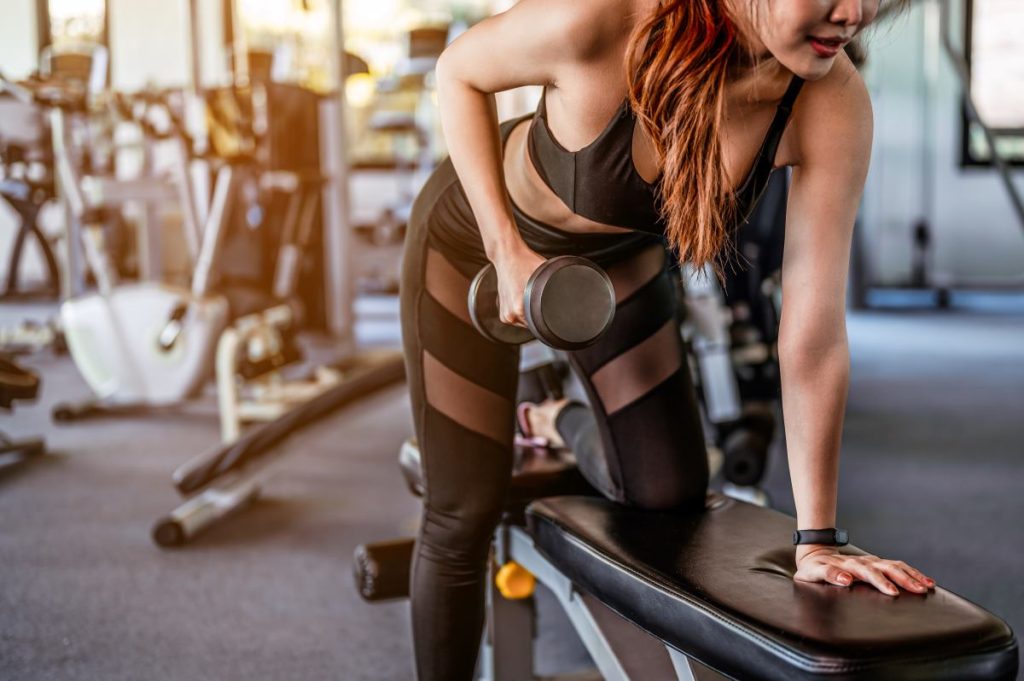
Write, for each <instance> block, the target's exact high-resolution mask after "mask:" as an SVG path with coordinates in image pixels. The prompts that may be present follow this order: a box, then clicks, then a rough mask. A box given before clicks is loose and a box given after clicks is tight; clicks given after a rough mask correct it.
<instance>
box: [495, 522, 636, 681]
mask: <svg viewBox="0 0 1024 681" xmlns="http://www.w3.org/2000/svg"><path fill="white" fill-rule="evenodd" d="M508 540H509V543H508V548H509V551H508V557H509V558H510V559H511V560H514V561H515V562H517V563H519V564H520V565H522V566H523V567H524V568H526V569H527V570H529V571H530V572H531V573H533V576H534V577H536V578H537V581H539V582H541V583H542V584H544V586H546V587H547V588H548V589H550V590H551V591H552V592H553V593H554V594H555V597H556V598H557V599H558V602H559V604H561V606H562V609H563V610H565V613H566V615H568V616H569V620H570V621H571V622H572V625H573V628H574V629H575V630H576V633H577V634H578V635H579V637H580V640H582V641H583V645H584V646H585V647H586V649H587V652H588V653H590V657H591V658H592V659H593V660H594V664H595V665H597V668H598V670H599V671H600V672H601V675H602V676H603V677H604V679H605V681H630V677H629V675H628V674H627V673H626V670H625V669H623V667H622V663H621V662H620V661H619V659H618V658H617V657H616V656H615V653H614V652H613V650H612V647H611V645H610V644H609V642H608V640H607V639H606V638H605V635H604V632H603V631H602V630H601V628H600V627H599V626H598V623H597V621H596V620H595V619H594V615H593V613H592V612H591V611H590V609H589V608H588V607H587V604H586V602H585V600H584V598H583V595H582V594H581V593H580V592H579V591H577V590H576V588H575V587H574V586H573V584H572V582H570V581H569V579H568V578H566V576H565V575H563V574H562V573H561V572H559V571H558V570H557V569H555V567H554V566H553V565H552V564H551V563H549V562H548V561H547V559H546V558H544V557H543V556H542V555H541V554H540V553H539V552H538V551H537V549H536V548H534V545H533V540H532V539H531V538H530V536H529V535H528V534H526V532H524V531H523V530H521V529H520V528H518V527H513V528H509V533H508Z"/></svg>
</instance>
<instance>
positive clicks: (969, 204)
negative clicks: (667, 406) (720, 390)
mask: <svg viewBox="0 0 1024 681" xmlns="http://www.w3.org/2000/svg"><path fill="white" fill-rule="evenodd" d="M511 4H513V2H512V0H420V1H416V2H414V1H411V0H374V1H371V0H347V1H342V0H166V1H162V2H156V1H154V0H5V1H4V3H3V8H2V10H0V76H2V80H0V197H2V201H0V365H2V366H0V369H2V371H0V379H2V380H0V398H2V399H0V406H2V407H3V408H5V409H6V410H8V413H6V414H5V415H2V416H0V429H2V431H3V433H4V437H3V441H2V443H0V452H2V453H0V465H2V466H3V467H2V468H0V570H2V573H3V578H2V581H0V604H2V606H3V608H2V609H3V616H2V617H0V677H2V678H4V679H42V678H96V679H101V678H102V679H138V678H152V679H193V678H217V679H234V678H238V679H241V678H247V679H251V678H261V679H262V678H267V679H270V678H293V679H307V678H308V679H322V678H338V679H346V680H351V679H410V678H412V666H411V665H412V662H411V643H410V641H409V635H410V633H409V623H408V614H407V610H406V608H407V605H406V604H405V603H391V604H384V605H371V604H368V603H364V602H362V601H361V600H360V599H359V597H358V594H356V593H355V591H354V589H353V588H352V586H351V583H350V582H351V580H350V577H349V573H350V572H351V569H352V565H351V563H352V558H351V556H352V550H353V548H354V547H355V546H356V545H357V544H359V543H360V542H364V541H367V540H371V539H374V538H378V537H381V536H390V535H394V534H395V533H408V532H411V530H412V528H413V526H414V524H415V522H416V517H417V509H418V504H417V501H416V499H414V498H413V497H411V496H410V495H409V494H408V493H407V492H406V491H405V489H404V485H403V483H402V480H401V478H400V476H399V474H398V471H397V467H396V464H395V460H396V456H397V452H398V450H399V447H400V446H401V444H402V442H403V441H404V440H405V439H406V438H407V437H408V436H409V435H410V434H411V431H412V426H411V419H410V418H409V406H408V398H407V395H406V393H405V389H404V386H403V385H402V383H401V359H400V356H399V355H398V354H397V349H398V345H399V327H398V317H397V315H398V303H397V275H398V271H399V268H400V264H401V257H402V240H403V237H404V230H405V221H406V220H407V218H408V215H409V209H410V206H411V203H412V200H413V198H414V197H415V195H416V192H417V190H418V188H419V187H420V186H421V184H422V182H423V181H424V180H425V178H426V177H427V176H428V175H429V173H430V171H431V169H432V168H433V167H434V166H435V165H436V164H437V162H438V161H439V160H441V159H443V158H444V157H445V154H446V148H445V144H444V139H443V135H442V132H441V126H440V121H439V116H438V109H437V95H436V92H435V89H434V80H433V67H434V64H435V62H436V59H437V57H438V55H439V54H440V53H441V51H442V50H443V49H444V47H445V46H446V45H447V44H448V43H449V42H451V40H453V39H454V38H456V37H457V36H458V35H459V34H460V33H461V32H462V31H465V30H466V29H467V28H468V27H470V26H472V25H473V24H474V23H476V22H478V21H480V20H482V19H483V18H485V17H487V16H489V15H491V14H494V13H497V12H501V11H504V10H505V9H507V8H508V7H509V6H510V5H511ZM857 53H858V56H859V57H860V58H862V59H863V65H862V67H861V68H862V72H863V74H864V77H865V80H866V82H867V83H868V86H869V89H870V91H871V95H872V101H873V105H874V112H875V137H874V148H873V152H872V165H871V172H870V175H869V177H868V183H867V187H866V190H865V194H864V198H863V202H862V208H861V213H860V217H859V220H858V224H857V229H856V233H855V243H854V252H853V256H852V261H851V273H850V286H849V300H848V307H849V317H848V329H849V334H850V343H851V356H852V369H853V371H852V379H851V390H850V399H849V405H848V411H847V417H846V429H845V434H844V443H843V460H842V473H841V481H840V498H839V518H840V522H841V524H843V525H845V526H848V527H849V529H850V530H851V533H852V535H853V537H854V538H855V542H856V543H857V544H858V545H861V546H862V547H864V548H867V549H869V550H872V551H874V552H876V553H879V554H881V555H886V556H891V557H894V558H901V559H903V560H906V561H907V562H908V563H911V564H913V565H916V566H918V567H920V568H922V569H923V570H925V571H926V572H928V574H930V575H931V576H933V577H935V578H936V579H937V580H938V582H939V584H940V585H943V586H946V587H948V588H950V589H953V590H954V591H957V592H958V593H960V594H962V595H964V596H965V597H967V598H969V599H971V600H974V601H976V602H977V603H979V604H981V605H983V606H984V607H986V608H988V609H989V610H991V611H993V612H994V613H996V614H997V615H999V616H1001V617H1002V618H1004V619H1006V620H1007V621H1008V622H1009V623H1010V625H1011V626H1013V627H1014V629H1015V630H1016V631H1018V632H1019V631H1024V583H1022V581H1021V579H1020V577H1021V576H1022V575H1024V549H1022V548H1021V547H1022V546H1024V530H1022V529H1021V528H1022V523H1021V522H1020V518H1021V517H1024V494H1022V493H1021V491H1022V489H1024V462H1022V455H1024V426H1022V415H1024V204H1022V201H1021V196H1022V194H1024V183H1022V182H1021V181H1020V174H1021V173H1020V167H1021V165H1024V4H1022V3H1021V2H1020V0H914V1H913V2H911V3H910V5H909V7H908V9H906V10H905V11H903V12H885V11H883V14H882V16H881V17H880V19H879V21H878V22H877V24H876V26H874V27H873V28H871V29H870V30H869V31H867V32H866V33H865V35H864V36H863V37H862V39H861V40H860V44H859V47H858V50H857ZM539 91H540V89H539V88H538V87H525V88H520V89H517V90H514V91H509V92H504V93H499V94H498V95H497V105H498V114H499V119H501V120H505V119H507V118H511V117H513V116H517V115H521V114H523V113H526V112H529V111H531V110H532V109H533V108H534V107H535V105H536V102H537V98H538V96H539ZM779 176H780V178H781V180H780V181H783V180H784V179H785V178H784V177H782V174H779ZM784 190H785V187H784V182H782V185H781V186H780V187H779V188H778V189H777V190H776V191H777V192H782V194H784ZM768 203H769V204H770V205H769V206H768V207H767V208H765V209H763V211H762V212H763V213H764V214H763V215H761V216H760V218H759V222H757V223H756V224H757V231H756V232H754V231H753V230H752V231H751V235H750V238H749V239H748V240H747V241H746V242H745V245H744V250H743V253H744V255H745V257H746V258H747V259H748V261H749V262H750V264H751V265H755V266H756V267H754V270H752V273H749V274H747V275H746V278H743V279H741V280H738V281H736V282H733V283H734V284H735V285H734V286H730V287H728V288H727V289H725V290H723V291H715V292H712V293H710V294H709V295H711V296H712V297H713V300H714V302H715V304H716V305H717V306H718V308H716V309H721V310H722V311H723V314H724V315H725V316H723V317H721V318H722V319H724V320H726V322H725V324H726V326H725V331H726V337H728V339H729V342H730V343H731V346H730V345H728V344H727V345H726V346H725V348H726V349H725V352H726V355H727V357H728V358H729V360H730V361H731V366H732V367H733V369H734V371H735V376H734V377H733V379H730V380H734V381H735V382H736V383H737V384H738V385H739V388H740V390H741V396H742V397H743V399H744V400H751V401H754V400H756V401H759V402H763V403H767V404H769V408H770V409H772V410H775V411H776V412H777V408H778V406H777V404H776V402H777V400H776V399H775V398H776V397H777V386H776V387H775V388H773V386H774V385H775V384H774V383H773V380H776V379H777V374H776V373H773V371H774V369H773V367H774V364H773V363H772V361H771V359H772V320H773V319H776V318H777V313H778V307H779V306H780V305H781V304H782V303H781V300H782V298H783V296H782V292H781V291H780V290H779V278H778V264H779V259H778V256H779V254H780V253H781V246H782V237H783V236H784V230H783V229H782V227H783V225H784V201H781V200H775V201H774V202H772V201H769V202H768ZM773 314H774V316H773ZM684 331H685V330H684ZM690 333H694V331H693V330H691V331H690ZM698 373H699V371H698ZM703 378H704V380H705V383H703V384H702V390H703V393H702V397H703V398H705V400H706V399H707V397H708V394H709V386H708V385H707V380H710V379H708V377H707V376H704V377H703ZM773 389H774V390H776V392H773ZM712 420H714V419H712ZM712 426H713V424H712ZM766 432H767V435H765V433H764V432H762V433H761V434H762V436H764V437H762V439H764V446H763V447H762V448H761V449H760V450H758V451H756V452H753V453H751V452H750V451H747V450H742V451H740V449H738V447H739V445H736V439H735V438H732V439H730V438H729V437H728V435H729V431H728V430H727V429H723V428H721V427H720V428H718V429H717V430H716V429H714V428H713V427H712V428H711V429H710V430H709V443H711V444H713V445H715V447H714V448H715V449H716V450H720V451H721V452H722V453H723V456H724V460H725V465H724V466H723V467H722V471H721V473H720V475H719V476H718V477H717V478H716V482H715V484H716V486H718V487H720V488H722V487H725V488H731V489H732V491H733V492H735V493H737V494H747V495H748V496H749V495H753V496H755V497H756V498H758V499H760V500H762V501H767V502H768V503H770V504H771V505H772V506H774V507H775V508H778V509H780V510H783V511H786V512H792V509H793V506H792V497H791V493H790V490H789V480H788V474H787V470H786V459H785V442H784V438H783V436H782V433H781V428H769V429H768V430H767V431H766ZM755 439H756V438H755ZM744 442H747V441H746V440H745V441H744ZM755 449H756V447H755ZM730 457H732V458H731V459H730ZM744 457H746V458H744ZM736 462H739V463H736ZM250 464H251V465H250ZM733 464H735V466H733ZM741 464H742V465H741ZM730 466H733V467H731V468H730ZM744 466H746V468H744ZM271 472H272V473H273V475H272V476H271V475H270V473H271ZM243 507H244V510H241V509H243ZM172 509H173V510H172ZM236 510H239V511H240V512H238V513H237V514H235V513H233V512H234V511H236ZM229 515H230V516H231V517H230V519H229ZM157 547H162V548H157ZM168 547H176V548H173V549H169V548H168ZM540 616H541V623H540V632H541V635H540V638H539V640H538V643H539V645H540V649H539V650H540V653H539V663H540V664H541V665H542V666H543V671H544V673H554V672H556V671H572V670H577V669H586V668H587V667H588V660H587V658H586V653H585V651H583V649H582V647H581V646H580V645H579V643H578V642H575V641H573V640H572V636H573V634H572V632H571V629H569V628H568V626H567V624H566V623H565V622H564V621H563V619H560V618H562V617H564V616H562V615H560V614H559V613H558V612H557V611H556V610H555V609H554V608H552V607H543V603H542V608H541V612H540Z"/></svg>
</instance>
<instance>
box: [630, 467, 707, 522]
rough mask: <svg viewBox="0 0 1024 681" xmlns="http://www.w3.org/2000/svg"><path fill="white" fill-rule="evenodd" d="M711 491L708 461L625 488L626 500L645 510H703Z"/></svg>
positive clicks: (631, 484) (648, 477) (634, 483)
mask: <svg viewBox="0 0 1024 681" xmlns="http://www.w3.org/2000/svg"><path fill="white" fill-rule="evenodd" d="M707 488H708V469H707V462H706V461H705V462H704V465H703V466H700V465H694V466H692V467H689V469H688V470H685V471H678V472H676V473H675V474H663V475H651V476H646V477H645V478H643V479H642V480H639V481H635V482H632V483H630V482H628V481H627V482H626V483H625V484H624V485H623V490H622V495H623V500H624V502H625V503H626V504H628V505H630V506H635V507H637V508H641V509H644V510H650V511H664V510H670V509H685V508H701V507H703V505H704V501H705V498H706V496H707Z"/></svg>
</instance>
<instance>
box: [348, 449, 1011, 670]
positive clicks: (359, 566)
mask: <svg viewBox="0 0 1024 681" xmlns="http://www.w3.org/2000/svg"><path fill="white" fill-rule="evenodd" d="M404 450H405V451H404V452H403V456H402V469H403V473H404V474H405V476H406V479H407V481H408V482H409V483H410V487H411V488H413V489H415V484H416V483H417V480H418V481H419V484H420V485H422V479H421V477H419V470H418V465H419V461H418V457H417V456H416V454H417V452H418V450H416V448H415V446H414V445H409V444H407V445H406V447H405V448H404ZM570 468H571V465H570V464H567V465H566V466H563V467H562V468H558V467H551V472H550V474H549V475H545V474H544V473H542V472H541V473H538V472H533V473H531V474H530V476H531V489H532V491H534V492H536V493H537V497H536V498H535V500H533V501H531V502H529V503H528V505H527V504H526V502H525V500H524V499H522V498H521V497H522V496H523V495H522V491H523V490H522V486H521V485H520V484H519V483H518V482H517V481H518V480H519V478H520V476H518V475H517V476H516V477H514V478H513V490H514V491H516V493H517V494H518V496H519V497H520V498H519V499H518V500H515V501H513V500H512V499H510V506H511V507H515V506H518V505H520V504H522V505H525V515H520V514H518V513H515V512H512V513H509V514H506V520H504V521H503V522H502V524H501V525H500V526H499V527H498V530H497V532H496V533H495V540H494V559H495V560H494V562H493V568H494V570H492V577H498V579H494V578H492V579H491V580H489V588H488V598H487V602H488V621H487V631H486V635H485V636H484V643H483V647H482V649H481V656H480V664H481V672H482V674H481V678H482V679H486V680H487V681H512V680H515V681H525V680H528V679H534V678H536V677H535V676H534V670H533V655H532V638H533V631H532V628H533V621H534V613H533V610H532V598H530V597H529V596H530V595H531V594H532V588H531V587H532V579H533V578H535V579H536V580H538V581H540V582H542V583H543V584H544V585H545V586H547V587H548V588H549V589H550V590H551V591H552V592H553V593H554V594H555V596H556V598H557V599H558V601H559V602H560V603H561V605H562V607H563V608H564V609H565V612H566V614H567V615H568V616H569V619H570V620H571V622H572V624H573V626H574V627H575V629H576V631H577V633H578V634H579V635H580V638H581V640H582V641H583V643H584V645H585V646H586V648H587V650H588V651H589V653H590V655H591V657H592V658H593V660H594V663H595V665H596V666H597V669H598V671H599V672H600V674H601V678H604V679H608V680H613V679H614V680H623V681H624V680H629V679H633V680H638V679H643V680H644V681H648V680H659V681H660V680H661V679H679V680H699V681H708V680H710V679H722V678H726V679H742V680H746V679H756V680H758V681H762V680H763V681H795V680H803V679H835V680H840V679H841V680H843V681H847V680H852V679H871V680H872V681H874V680H882V679H884V680H914V681H918V680H924V679H936V680H937V679H942V680H947V679H948V680H949V681H954V680H955V681H970V680H973V679H979V680H980V679H986V680H993V679H1005V680H1012V679H1014V678H1015V676H1016V673H1017V665H1018V652H1017V642H1016V639H1015V638H1014V635H1013V632H1012V631H1011V630H1010V628H1009V627H1008V626H1007V625H1006V623H1004V622H1003V621H1002V620H1000V619H999V618H997V617H995V616H994V615H992V614H991V613H989V612H987V611H986V610H984V609H983V608H980V607H979V606H977V605H975V604H973V603H971V602H970V601H967V600H966V599H963V598H961V597H959V596H957V595H956V594H953V593H952V592H949V591H947V590H945V589H942V588H936V589H935V590H934V591H931V592H929V593H928V594H925V595H919V594H913V593H910V592H906V591H903V592H902V593H901V594H900V596H899V597H896V598H894V597H891V596H886V595H884V594H882V593H880V592H878V591H877V590H876V589H875V588H874V587H872V586H870V585H867V584H860V583H858V584H855V585H854V586H852V587H850V588H841V587H835V586H830V585H827V584H807V583H799V582H794V581H793V579H792V575H793V573H794V571H795V565H794V563H793V547H792V546H791V545H789V544H787V543H786V541H785V538H787V537H789V536H790V535H791V534H792V530H793V529H794V525H795V522H794V520H793V519H792V518H790V517H788V516H786V515H783V514H782V513H779V512H776V511H773V510H770V509H766V508H762V507H760V506H755V505H752V504H748V503H746V502H743V501H739V500H736V499H732V498H729V497H725V496H723V495H720V494H717V493H710V494H708V497H707V503H706V504H705V507H704V508H703V509H702V510H700V511H673V512H654V511H642V510H637V509H633V508H628V507H625V506H621V505H618V504H615V503H613V502H610V501H607V500H606V499H604V498H603V497H599V496H596V495H590V496H581V495H579V494H578V493H576V494H575V495H573V496H548V494H549V493H551V492H554V493H556V494H557V493H559V491H560V490H561V489H565V488H566V487H567V485H568V486H573V485H578V481H577V480H574V479H572V478H571V474H570V473H569V469H570ZM545 479H546V480H547V481H548V482H549V483H550V485H549V486H548V487H545V485H544V480H545ZM577 489H578V487H577ZM517 490H518V491H517ZM513 510H514V508H513ZM517 518H518V519H517ZM520 520H521V521H522V522H520ZM390 546H392V547H393V546H395V543H394V542H391V543H390ZM406 549H407V550H405V551H402V552H395V551H392V552H391V553H390V554H389V555H390V556H391V558H392V559H395V560H396V564H395V565H390V566H389V565H384V564H381V563H379V562H375V561H374V547H373V545H368V546H365V547H360V549H358V550H357V554H356V558H357V560H356V573H357V575H356V576H357V582H358V583H359V585H360V590H361V592H362V593H363V595H364V597H366V598H368V599H370V600H374V599H375V598H378V597H381V596H382V594H375V593H372V591H373V585H374V583H376V584H383V583H385V582H387V581H388V580H382V579H381V575H382V572H386V571H388V570H395V571H397V572H401V570H403V569H404V570H405V572H404V574H405V576H406V577H407V575H408V565H407V564H404V565H398V564H397V560H399V559H400V558H399V556H401V557H402V558H401V559H407V556H408V555H411V544H409V545H408V547H406ZM843 550H844V551H848V552H850V553H859V552H860V551H859V549H856V548H855V547H852V546H850V547H844V549H843ZM511 564H515V565H511ZM499 566H503V567H501V570H498V568H499ZM522 569H525V570H526V571H527V572H528V573H529V574H527V573H525V572H523V571H522ZM516 571H518V575H517V576H516V577H515V578H513V579H511V580H510V579H509V578H508V573H510V572H516ZM502 572H504V573H506V574H505V576H504V578H502V574H501V573H502ZM368 575H369V576H370V577H371V579H367V576H368ZM531 575H532V577H531ZM372 578H376V580H377V581H376V582H374V580H373V579H372ZM390 583H391V584H392V585H393V584H395V583H397V580H394V579H392V580H390ZM524 584H525V585H527V586H526V587H525V588H524V586H523V585H524ZM367 587H369V589H367ZM368 590H369V593H368ZM503 594H504V595H503ZM387 595H388V596H398V595H403V594H399V593H391V594H387ZM506 596H513V598H511V599H510V598H507V597H506ZM574 678H579V677H574Z"/></svg>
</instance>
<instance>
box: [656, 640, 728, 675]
mask: <svg viewBox="0 0 1024 681" xmlns="http://www.w3.org/2000/svg"><path fill="white" fill-rule="evenodd" d="M665 650H667V651H668V656H669V657H670V658H672V666H673V667H674V668H675V670H676V676H677V677H678V679H679V681H729V677H727V676H722V675H721V674H719V673H718V672H716V671H715V670H713V669H709V668H708V667H705V666H704V665H702V664H701V663H700V662H697V661H696V660H691V659H690V658H689V657H687V656H686V655H685V654H683V653H681V652H679V651H678V650H676V649H675V648H670V647H668V646H665Z"/></svg>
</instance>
